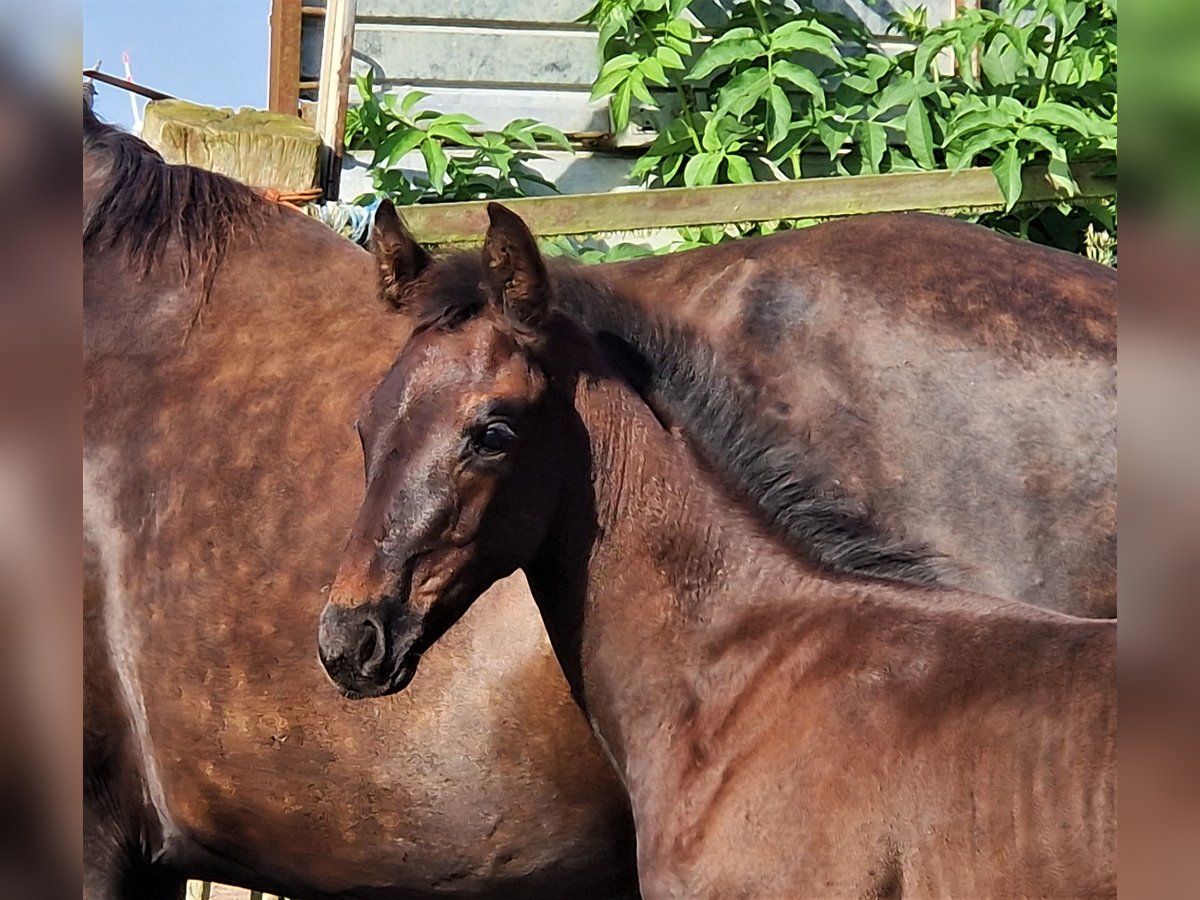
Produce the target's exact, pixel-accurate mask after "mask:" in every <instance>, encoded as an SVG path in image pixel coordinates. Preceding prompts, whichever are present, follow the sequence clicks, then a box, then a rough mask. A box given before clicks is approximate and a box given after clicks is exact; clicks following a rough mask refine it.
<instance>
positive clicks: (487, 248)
mask: <svg viewBox="0 0 1200 900" xmlns="http://www.w3.org/2000/svg"><path fill="white" fill-rule="evenodd" d="M487 212H488V221H489V222H490V223H491V224H490V225H489V227H488V232H487V237H486V238H485V239H484V242H483V266H484V269H485V271H486V272H487V283H488V288H489V289H490V290H491V294H492V300H493V301H494V302H496V303H498V304H499V305H500V308H501V309H503V310H504V313H505V315H507V316H508V318H509V319H510V321H512V322H513V323H514V324H516V325H519V326H521V327H523V328H526V329H529V328H536V327H537V326H538V325H539V324H541V322H542V320H543V319H545V317H546V313H547V312H549V310H550V293H551V292H550V277H549V275H548V274H547V272H546V262H545V260H543V259H542V254H541V253H540V252H539V251H538V248H537V242H536V241H535V240H534V238H533V235H532V234H531V233H530V231H529V228H528V227H527V226H526V225H525V223H524V222H523V221H522V220H521V217H520V216H518V215H517V214H516V213H514V212H513V211H512V210H509V209H505V208H504V207H503V206H501V205H500V204H499V203H489V204H488V206H487Z"/></svg>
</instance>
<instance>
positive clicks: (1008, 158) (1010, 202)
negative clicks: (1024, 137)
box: [992, 142, 1021, 212]
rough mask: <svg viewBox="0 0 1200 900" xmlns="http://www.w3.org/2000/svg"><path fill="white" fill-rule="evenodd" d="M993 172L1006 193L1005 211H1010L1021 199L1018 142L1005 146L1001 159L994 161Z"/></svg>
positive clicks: (1002, 192) (1001, 189)
mask: <svg viewBox="0 0 1200 900" xmlns="http://www.w3.org/2000/svg"><path fill="white" fill-rule="evenodd" d="M992 174H993V175H995V176H996V183H997V184H999V185H1000V193H1001V194H1003V195H1004V204H1005V206H1004V211H1005V212H1008V211H1009V210H1011V209H1012V208H1013V207H1014V206H1016V204H1017V201H1018V200H1020V199H1021V157H1020V154H1018V153H1017V145H1016V142H1013V143H1011V144H1009V145H1008V146H1007V147H1005V148H1004V152H1003V153H1001V154H1000V157H999V159H997V160H996V161H995V162H994V163H992Z"/></svg>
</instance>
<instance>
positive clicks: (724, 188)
mask: <svg viewBox="0 0 1200 900" xmlns="http://www.w3.org/2000/svg"><path fill="white" fill-rule="evenodd" d="M1097 172H1098V170H1097V169H1095V168H1093V167H1087V166H1081V167H1078V168H1077V169H1076V170H1075V172H1074V174H1075V178H1076V181H1077V182H1078V184H1079V188H1080V194H1081V196H1082V198H1085V199H1095V198H1102V197H1111V196H1114V195H1115V194H1116V189H1117V188H1116V184H1117V182H1116V177H1115V176H1102V175H1099V174H1097ZM1023 181H1024V185H1023V189H1022V193H1021V200H1020V202H1021V203H1045V202H1048V201H1053V200H1055V199H1057V197H1056V194H1055V192H1054V188H1053V187H1052V186H1051V184H1050V181H1049V179H1048V178H1047V177H1046V173H1045V170H1042V169H1032V170H1027V171H1026V172H1025V173H1024V178H1023ZM504 205H505V206H508V207H510V208H511V209H512V210H513V211H514V212H516V213H518V214H520V215H521V217H522V218H524V219H525V221H526V222H528V223H529V226H530V228H532V229H533V232H534V233H535V234H537V235H539V236H541V237H552V236H554V235H565V234H604V233H610V232H624V231H639V230H643V229H658V228H678V227H683V226H695V225H719V224H725V223H731V222H763V221H769V220H774V219H810V218H811V219H821V218H837V217H840V216H852V215H860V214H863V213H875V212H908V211H915V210H928V211H942V210H957V209H977V210H993V209H1003V208H1004V198H1003V197H1002V196H1001V194H1000V188H999V186H998V185H997V184H996V179H995V176H993V175H992V172H991V170H990V169H964V170H963V171H961V172H947V171H938V172H902V173H895V174H889V175H856V176H840V177H831V178H807V179H801V180H799V181H772V182H759V183H756V184H725V185H715V186H713V187H702V188H663V189H660V190H650V191H618V192H615V193H609V194H572V195H565V196H554V197H533V198H522V199H519V200H506V201H504ZM486 207H487V202H486V201H472V202H469V203H432V204H418V205H416V206H408V207H405V208H404V211H403V212H404V219H405V221H406V222H407V223H408V226H409V228H411V229H412V231H413V234H414V235H415V236H416V238H417V240H419V241H422V242H425V243H430V244H456V243H470V242H472V241H477V240H479V239H480V237H481V236H482V235H483V233H484V231H485V230H486V229H487V213H486Z"/></svg>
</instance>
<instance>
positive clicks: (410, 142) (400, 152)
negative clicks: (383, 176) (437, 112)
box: [371, 128, 425, 167]
mask: <svg viewBox="0 0 1200 900" xmlns="http://www.w3.org/2000/svg"><path fill="white" fill-rule="evenodd" d="M423 140H425V132H423V131H421V130H420V129H419V128H402V129H398V130H396V131H395V132H394V133H393V134H392V135H391V136H390V137H388V138H387V140H385V141H384V142H383V143H382V144H380V145H379V147H378V148H377V149H376V151H375V161H374V162H372V163H371V166H372V167H375V166H378V165H383V166H392V165H395V164H396V163H397V162H399V161H400V158H401V157H403V156H404V155H406V154H408V153H411V152H412V151H413V150H415V149H417V146H418V145H419V144H420V143H421V141H423Z"/></svg>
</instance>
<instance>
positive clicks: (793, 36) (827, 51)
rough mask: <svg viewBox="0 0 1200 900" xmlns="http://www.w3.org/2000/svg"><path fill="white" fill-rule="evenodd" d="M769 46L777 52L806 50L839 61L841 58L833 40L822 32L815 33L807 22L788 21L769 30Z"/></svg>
mask: <svg viewBox="0 0 1200 900" xmlns="http://www.w3.org/2000/svg"><path fill="white" fill-rule="evenodd" d="M768 41H769V46H770V48H771V49H772V50H773V51H775V52H778V53H786V52H790V51H801V50H803V51H807V52H809V53H816V54H818V55H820V56H824V57H827V58H829V59H832V60H833V61H834V62H839V61H840V60H841V58H842V55H841V53H839V52H838V50H837V48H836V47H835V46H834V43H833V41H831V40H830V39H829V38H827V37H826V36H825V35H823V34H816V33H814V32H813V31H812V30H811V29H810V28H809V23H807V22H788V23H787V24H786V25H782V26H780V27H779V28H776V29H775V30H774V31H773V32H771V35H770V37H769V38H768Z"/></svg>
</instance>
